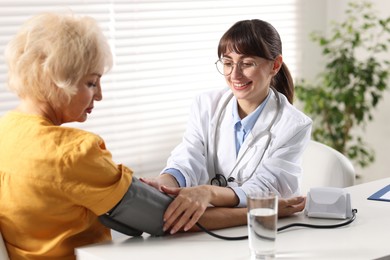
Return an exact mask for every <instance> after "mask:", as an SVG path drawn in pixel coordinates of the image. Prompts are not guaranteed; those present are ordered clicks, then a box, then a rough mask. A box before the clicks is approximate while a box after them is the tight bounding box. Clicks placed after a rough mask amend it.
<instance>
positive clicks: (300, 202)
mask: <svg viewBox="0 0 390 260" xmlns="http://www.w3.org/2000/svg"><path fill="white" fill-rule="evenodd" d="M305 203H306V198H305V197H301V196H300V197H293V198H289V199H281V198H280V199H279V203H278V208H279V209H278V216H279V218H283V217H287V216H291V215H293V214H294V213H297V212H300V211H302V210H303V209H304V208H305Z"/></svg>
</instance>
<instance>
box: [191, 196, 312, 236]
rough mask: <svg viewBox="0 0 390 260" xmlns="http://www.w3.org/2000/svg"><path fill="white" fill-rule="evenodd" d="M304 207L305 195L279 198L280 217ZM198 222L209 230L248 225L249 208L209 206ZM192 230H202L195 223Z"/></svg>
mask: <svg viewBox="0 0 390 260" xmlns="http://www.w3.org/2000/svg"><path fill="white" fill-rule="evenodd" d="M304 207H305V198H304V197H294V198H290V199H279V211H278V215H279V218H283V217H288V216H291V215H293V214H295V213H297V212H300V211H302V210H303V209H304ZM198 222H199V223H200V224H201V225H202V226H203V227H205V228H206V229H208V230H217V229H222V228H228V227H236V226H242V225H246V224H247V208H224V207H212V208H207V210H206V211H205V213H204V214H203V215H202V217H201V218H200V220H199V221H198ZM190 231H193V232H194V231H200V229H199V228H198V227H197V226H196V225H195V226H193V227H192V228H191V229H190Z"/></svg>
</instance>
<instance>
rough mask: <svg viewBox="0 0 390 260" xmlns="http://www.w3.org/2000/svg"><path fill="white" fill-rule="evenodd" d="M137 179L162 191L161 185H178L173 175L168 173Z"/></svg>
mask: <svg viewBox="0 0 390 260" xmlns="http://www.w3.org/2000/svg"><path fill="white" fill-rule="evenodd" d="M139 180H140V181H142V182H144V183H146V184H148V185H150V186H152V187H154V188H156V189H158V190H159V191H161V192H162V191H163V190H162V189H161V187H162V186H167V187H179V184H178V183H177V181H176V179H175V177H173V176H172V175H170V174H161V175H159V176H158V177H153V178H139Z"/></svg>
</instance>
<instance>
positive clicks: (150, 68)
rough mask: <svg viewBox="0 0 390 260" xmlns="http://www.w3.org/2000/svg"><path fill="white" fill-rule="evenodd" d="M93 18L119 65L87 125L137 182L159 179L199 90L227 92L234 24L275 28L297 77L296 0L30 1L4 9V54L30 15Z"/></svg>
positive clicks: (6, 103)
mask: <svg viewBox="0 0 390 260" xmlns="http://www.w3.org/2000/svg"><path fill="white" fill-rule="evenodd" d="M70 10H71V11H72V12H74V13H76V14H86V15H90V16H93V17H95V18H96V19H97V20H98V21H99V22H100V24H101V26H102V28H103V29H104V31H105V34H106V36H107V37H108V39H109V41H110V43H111V46H112V50H113V54H114V62H115V66H114V68H113V70H112V71H111V72H110V73H109V74H107V75H104V76H103V78H102V87H103V101H102V102H97V103H96V107H95V109H94V112H93V114H92V115H91V116H90V118H89V119H88V121H87V122H85V123H83V124H78V123H72V124H69V125H71V126H75V127H79V128H83V129H86V130H89V131H92V132H95V133H97V134H99V135H100V136H102V137H103V139H104V140H105V141H106V145H107V147H108V149H109V150H110V151H111V152H112V154H113V158H114V160H115V161H116V162H117V163H123V164H125V165H127V166H129V167H130V168H132V169H133V170H134V171H135V175H136V176H151V175H156V174H158V173H159V172H160V170H161V169H162V168H163V167H164V165H165V162H166V159H167V158H168V156H169V153H170V151H171V150H172V149H173V148H174V147H175V146H176V145H177V144H178V143H179V142H180V140H181V138H182V134H183V133H184V130H185V126H186V121H187V116H188V111H189V108H190V104H191V102H192V100H193V98H194V97H195V95H196V94H198V93H199V92H201V91H204V90H209V89H214V88H223V87H225V86H226V84H225V81H224V78H223V77H222V76H221V75H220V74H219V73H218V72H217V71H216V68H215V65H214V62H215V61H216V60H217V45H218V41H219V39H220V37H221V36H222V34H223V33H224V32H225V31H226V30H227V29H228V28H229V27H230V26H231V25H233V23H234V22H236V21H238V20H243V19H253V18H258V19H262V20H266V21H268V22H270V23H271V24H273V25H274V26H275V27H276V29H277V30H278V31H279V33H280V35H281V38H282V41H283V52H284V60H285V62H286V64H287V65H288V67H289V69H290V70H291V73H292V75H293V76H294V77H297V76H299V75H298V74H299V71H298V67H299V66H298V65H299V59H298V58H297V57H299V56H300V55H299V52H298V50H299V46H298V43H299V37H300V32H299V23H300V21H299V17H300V15H299V12H300V8H299V4H298V1H297V0H279V1H274V0H262V1H258V0H253V1H251V0H243V1H221V0H214V1H209V0H198V1H195V0H191V1H190V0H188V1H183V0H182V1H178V0H170V1H162V0H161V1H157V0H155V1H152V0H150V1H148V0H139V1H136V0H134V1H129V0H95V1H93V0H84V1H81V0H79V1H76V0H73V1H65V0H58V1H49V0H45V1H40V0H36V1H34V3H33V4H31V3H29V1H21V0H14V1H8V2H6V3H4V1H2V3H0V24H1V30H0V51H1V53H3V52H4V47H5V45H6V44H7V42H8V41H9V39H10V38H11V36H12V35H14V34H15V33H16V30H17V29H18V28H19V27H20V25H21V24H22V23H23V22H24V21H25V20H26V19H27V18H28V17H30V16H31V15H33V14H37V13H41V12H44V11H59V12H69V11H70ZM5 82H6V67H5V63H4V55H2V56H1V58H0V115H3V114H4V113H5V111H7V110H9V109H12V108H13V107H15V106H16V104H17V99H16V98H15V96H14V94H13V93H10V92H9V91H7V90H6V86H5V84H6V83H5Z"/></svg>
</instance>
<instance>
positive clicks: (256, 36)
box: [218, 19, 294, 104]
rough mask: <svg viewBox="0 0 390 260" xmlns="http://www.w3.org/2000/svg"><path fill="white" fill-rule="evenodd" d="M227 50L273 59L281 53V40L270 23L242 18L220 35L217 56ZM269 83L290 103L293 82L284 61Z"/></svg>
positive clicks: (292, 93) (291, 100) (220, 55)
mask: <svg viewBox="0 0 390 260" xmlns="http://www.w3.org/2000/svg"><path fill="white" fill-rule="evenodd" d="M228 50H230V51H234V52H236V53H238V54H244V55H248V56H257V57H260V58H264V59H267V60H270V61H273V60H275V58H276V57H277V56H278V55H281V54H282V42H281V40H280V36H279V33H278V32H277V31H276V29H275V28H274V27H273V26H272V25H271V24H269V23H267V22H265V21H262V20H258V19H254V20H243V21H239V22H237V23H235V24H234V25H233V26H232V27H230V29H229V30H228V31H226V32H225V34H224V35H223V36H222V38H221V40H220V41H219V45H218V57H219V58H221V57H222V55H223V54H224V53H226V52H227V51H228ZM271 85H272V86H273V87H274V88H275V89H276V90H277V91H279V92H280V93H282V94H284V95H285V96H286V97H287V99H288V101H289V102H290V103H291V104H292V102H293V96H294V84H293V80H292V77H291V74H290V71H289V70H288V68H287V65H286V64H285V63H284V62H283V64H282V67H281V68H280V70H279V72H278V73H277V74H276V75H275V77H274V78H273V79H272V81H271Z"/></svg>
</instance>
